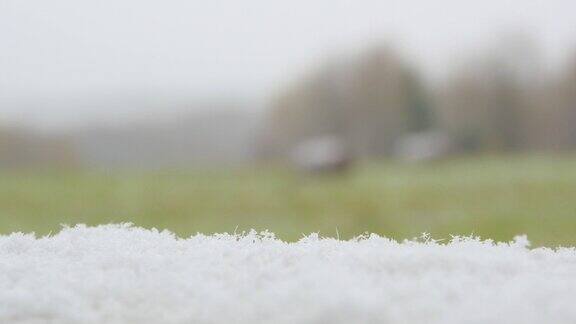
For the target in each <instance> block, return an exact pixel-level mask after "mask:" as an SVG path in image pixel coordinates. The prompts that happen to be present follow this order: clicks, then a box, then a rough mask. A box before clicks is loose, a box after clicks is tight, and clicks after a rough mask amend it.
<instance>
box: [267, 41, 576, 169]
mask: <svg viewBox="0 0 576 324" xmlns="http://www.w3.org/2000/svg"><path fill="white" fill-rule="evenodd" d="M539 56H540V55H539V53H538V50H537V49H536V46H534V44H533V43H532V42H531V41H530V40H528V39H527V38H522V37H516V38H511V39H506V40H505V41H502V42H499V43H498V44H495V46H494V47H493V48H490V49H487V50H486V51H484V52H482V51H478V52H476V53H474V54H473V55H470V57H468V58H464V59H463V60H460V61H459V62H458V63H454V64H452V65H450V66H446V67H445V68H446V70H448V71H449V72H448V73H447V75H448V76H447V77H446V79H445V80H442V81H441V82H438V84H433V83H430V82H426V81H424V78H423V76H422V73H421V72H420V71H419V70H418V69H417V68H415V67H414V66H412V65H410V64H409V63H407V60H406V59H404V58H403V57H402V55H400V54H399V52H397V51H395V50H394V49H393V48H392V47H389V46H378V47H372V48H370V49H367V50H365V51H364V52H362V53H361V54H359V55H357V56H355V57H350V58H339V59H337V60H334V61H332V62H328V63H326V64H324V65H323V66H320V67H319V68H318V69H316V70H315V71H312V72H311V73H309V74H307V75H305V76H303V77H302V78H300V79H299V80H297V81H296V82H294V83H293V84H292V85H291V86H290V87H289V88H288V89H285V90H284V91H283V92H281V93H280V94H279V95H278V96H277V98H276V99H275V100H274V102H273V105H272V107H271V113H270V115H269V116H268V119H267V125H266V130H265V132H264V134H265V135H264V136H263V137H262V142H261V145H260V154H261V155H262V156H264V157H267V158H276V157H283V156H286V155H288V154H290V152H291V151H292V150H293V149H294V148H295V147H297V146H298V145H299V143H303V142H306V141H307V140H309V139H311V138H315V137H319V136H332V137H337V138H339V139H340V140H341V141H342V142H343V143H344V144H345V145H346V146H347V148H348V149H349V150H350V151H351V152H352V153H351V154H353V155H354V156H355V157H358V158H379V157H385V156H391V155H393V154H394V152H395V151H397V149H398V143H402V142H403V141H402V140H403V139H404V138H407V137H410V136H413V135H414V134H422V137H426V136H427V134H443V136H444V137H443V138H449V139H450V142H451V152H452V153H470V152H491V153H498V152H520V151H536V150H538V151H570V150H574V149H576V53H574V55H572V57H571V60H568V61H567V62H564V63H563V65H562V67H561V68H559V69H554V71H555V72H552V71H551V70H552V69H545V68H544V67H543V65H542V64H541V63H540V62H539Z"/></svg>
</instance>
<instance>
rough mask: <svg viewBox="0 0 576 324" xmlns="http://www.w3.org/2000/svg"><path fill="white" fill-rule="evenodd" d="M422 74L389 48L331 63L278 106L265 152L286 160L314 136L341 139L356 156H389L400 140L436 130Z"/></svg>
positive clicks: (289, 91)
mask: <svg viewBox="0 0 576 324" xmlns="http://www.w3.org/2000/svg"><path fill="white" fill-rule="evenodd" d="M429 106H430V105H429V101H428V98H427V94H426V92H425V91H424V87H423V85H422V83H421V82H420V80H419V78H418V75H417V74H416V73H414V72H412V71H410V70H409V69H408V67H407V66H406V64H404V62H403V61H402V60H400V58H399V57H398V56H397V55H396V53H395V52H394V51H393V50H391V49H390V48H388V47H378V48H373V49H370V50H368V51H366V52H364V54H363V55H361V56H359V57H358V58H356V59H355V60H351V61H338V62H333V63H331V64H326V65H324V66H323V67H321V68H320V69H319V70H318V71H316V72H315V73H313V74H312V75H311V76H309V77H308V78H306V79H304V80H301V81H299V82H297V83H295V84H294V85H293V86H292V87H290V88H289V89H287V90H286V91H285V92H284V93H283V94H282V95H281V96H280V97H279V98H278V99H277V100H275V101H274V103H273V109H272V113H271V116H270V118H269V123H268V132H267V135H266V139H267V141H266V143H265V146H266V148H267V149H266V151H267V152H268V153H269V154H271V155H273V156H282V155H285V154H286V153H288V152H289V151H290V150H292V149H293V148H294V147H295V146H296V145H297V144H298V143H301V142H303V141H305V140H306V139H309V138H312V137H315V136H324V135H330V136H336V137H338V138H340V139H341V140H342V142H343V143H345V144H346V146H347V147H348V148H349V150H350V151H351V152H352V154H354V155H355V156H357V157H379V156H384V155H387V154H390V153H391V152H392V149H393V146H394V143H395V142H396V141H397V139H398V138H399V137H400V136H402V135H403V134H405V133H406V132H409V131H419V130H423V129H426V128H428V127H430V126H431V122H432V118H431V111H430V107H429Z"/></svg>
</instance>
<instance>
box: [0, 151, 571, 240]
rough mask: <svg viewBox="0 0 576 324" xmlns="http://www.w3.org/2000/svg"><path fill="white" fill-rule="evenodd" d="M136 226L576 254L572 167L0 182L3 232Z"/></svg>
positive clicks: (543, 163) (129, 175)
mask: <svg viewBox="0 0 576 324" xmlns="http://www.w3.org/2000/svg"><path fill="white" fill-rule="evenodd" d="M110 222H133V223H134V224H136V225H138V226H144V227H156V228H158V229H169V230H171V231H174V232H176V233H177V234H179V235H181V236H189V235H191V234H194V233H196V232H205V233H211V232H233V231H234V230H235V228H236V227H237V226H238V231H242V230H246V229H249V228H255V229H257V230H263V229H269V230H271V231H273V232H275V233H276V234H277V235H278V236H279V237H281V238H282V239H286V240H295V239H298V238H299V237H301V236H302V233H310V232H312V231H320V234H321V235H325V236H336V229H338V231H339V234H340V237H341V238H349V237H352V236H355V235H357V234H361V233H363V232H365V231H369V232H375V233H378V234H382V235H386V236H389V237H393V238H396V239H404V238H412V237H415V236H419V235H420V234H421V233H422V232H429V233H431V234H432V236H433V237H435V238H448V237H450V236H449V235H450V234H459V235H470V234H474V235H479V236H482V237H484V238H492V239H495V240H510V239H512V237H513V236H515V235H517V234H528V237H529V239H530V240H531V241H532V242H533V245H535V246H541V245H545V246H557V245H576V158H575V157H557V158H552V157H535V156H533V157H508V158H497V157H484V158H476V159H460V160H453V161H446V162H440V163H433V164H427V165H401V164H394V163H379V164H371V165H366V166H363V167H361V168H357V169H356V170H354V171H353V172H351V173H350V174H347V175H344V176H341V177H317V178H305V177H302V176H298V175H294V174H291V173H289V172H286V171H281V170H259V171H258V172H256V171H255V170H236V171H230V170H229V171H221V172H218V171H214V170H213V171H174V170H172V171H156V172H136V171H129V172H108V173H105V172H87V171H85V172H80V171H75V172H52V173H50V172H36V173H33V172H19V173H15V172H7V171H3V172H0V232H1V233H9V232H13V231H24V232H29V231H35V232H36V233H38V234H47V233H49V232H57V231H58V230H59V228H60V224H76V223H86V224H90V225H96V224H102V223H110Z"/></svg>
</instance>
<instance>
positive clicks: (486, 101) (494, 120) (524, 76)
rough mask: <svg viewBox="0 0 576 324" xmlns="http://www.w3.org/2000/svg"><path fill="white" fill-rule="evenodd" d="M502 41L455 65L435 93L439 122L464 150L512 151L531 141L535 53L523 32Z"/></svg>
mask: <svg viewBox="0 0 576 324" xmlns="http://www.w3.org/2000/svg"><path fill="white" fill-rule="evenodd" d="M503 40H504V41H501V42H499V43H498V44H497V46H496V47H495V49H494V50H493V51H491V52H488V53H486V54H483V55H481V56H480V59H476V60H472V61H469V62H468V63H467V64H466V65H465V66H463V67H462V68H460V69H459V70H458V71H457V72H456V73H455V74H454V75H453V76H452V78H451V79H450V80H449V81H448V84H447V87H446V89H445V91H444V92H443V93H442V94H441V96H440V97H441V99H440V104H439V106H440V111H441V116H442V124H443V127H445V128H446V129H448V130H449V131H450V132H452V133H453V134H456V136H457V137H458V138H459V140H460V141H461V142H463V143H465V144H464V145H465V146H467V147H468V148H469V149H478V148H482V149H486V150H500V151H511V150H512V151H513V150H520V149H525V148H527V147H529V146H530V143H529V141H528V140H527V139H528V138H529V136H528V133H529V132H530V129H529V125H530V123H529V118H530V114H531V112H532V110H533V107H532V104H533V103H532V102H531V100H530V99H531V98H530V94H531V93H532V92H533V91H534V90H535V88H537V87H536V84H537V82H536V75H537V74H538V72H537V64H536V63H534V62H535V57H536V55H535V54H534V49H533V47H532V46H531V43H530V42H529V41H528V40H527V39H526V38H525V37H523V36H516V37H505V38H503Z"/></svg>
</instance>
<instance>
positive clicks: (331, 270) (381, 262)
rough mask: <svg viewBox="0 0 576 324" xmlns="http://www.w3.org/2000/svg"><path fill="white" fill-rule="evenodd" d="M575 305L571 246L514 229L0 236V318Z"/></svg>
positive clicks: (465, 315)
mask: <svg viewBox="0 0 576 324" xmlns="http://www.w3.org/2000/svg"><path fill="white" fill-rule="evenodd" d="M575 305H576V250H575V249H574V248H558V249H546V248H537V249H530V248H529V243H528V241H527V239H526V238H525V237H517V238H516V239H515V240H514V241H513V242H510V243H494V242H492V241H489V240H487V241H482V240H480V239H478V238H461V237H454V238H452V239H450V240H448V241H446V242H444V241H443V242H437V241H434V240H432V239H430V238H429V237H428V236H425V237H423V238H420V239H416V240H412V241H404V242H396V241H393V240H390V239H386V238H383V237H379V236H377V235H369V236H368V235H366V236H362V237H359V238H356V239H353V240H348V241H341V240H337V239H334V238H321V237H319V236H318V235H317V234H312V235H310V236H307V237H304V238H302V239H301V240H300V241H298V242H294V243H286V242H283V241H281V240H279V239H276V238H275V237H274V235H273V234H271V233H267V232H265V233H260V234H257V233H255V232H250V233H247V234H242V235H235V234H216V235H211V236H206V235H202V234H197V235H194V236H192V237H190V238H187V239H181V238H178V237H176V236H175V235H174V234H172V233H170V232H168V231H161V232H159V231H157V230H147V229H142V228H137V227H133V226H131V225H105V226H98V227H86V226H82V225H79V226H75V227H70V228H64V229H63V230H62V231H61V232H59V233H58V234H55V235H52V236H47V237H40V238H36V237H35V236H34V235H33V234H22V233H13V234H10V235H5V236H0V323H539V324H541V323H576V307H575Z"/></svg>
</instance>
